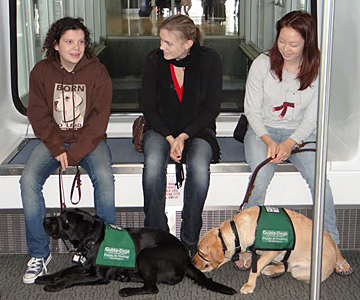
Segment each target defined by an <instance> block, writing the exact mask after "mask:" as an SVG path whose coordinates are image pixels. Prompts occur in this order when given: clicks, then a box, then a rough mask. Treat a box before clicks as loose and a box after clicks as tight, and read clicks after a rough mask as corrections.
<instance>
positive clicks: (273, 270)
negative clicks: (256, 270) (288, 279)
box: [261, 265, 285, 276]
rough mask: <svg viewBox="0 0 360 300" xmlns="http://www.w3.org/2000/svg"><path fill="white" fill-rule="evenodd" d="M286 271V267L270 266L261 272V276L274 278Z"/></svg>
mask: <svg viewBox="0 0 360 300" xmlns="http://www.w3.org/2000/svg"><path fill="white" fill-rule="evenodd" d="M284 271H285V268H284V265H268V266H266V267H265V268H264V269H262V270H261V274H264V275H266V276H274V275H277V274H281V273H283V272H284Z"/></svg>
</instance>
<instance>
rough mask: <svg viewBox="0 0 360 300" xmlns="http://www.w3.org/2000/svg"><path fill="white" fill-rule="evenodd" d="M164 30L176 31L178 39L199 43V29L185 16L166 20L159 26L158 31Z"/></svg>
mask: <svg viewBox="0 0 360 300" xmlns="http://www.w3.org/2000/svg"><path fill="white" fill-rule="evenodd" d="M161 29H166V30H168V31H175V30H176V31H177V32H179V33H180V35H181V36H180V38H182V39H184V40H185V41H188V40H192V41H194V42H198V43H200V38H201V32H200V28H199V27H198V26H196V25H195V23H194V21H193V20H191V19H190V18H189V17H188V16H185V15H174V16H171V17H169V18H167V19H166V20H165V21H164V22H163V23H162V24H161V25H160V28H159V30H161Z"/></svg>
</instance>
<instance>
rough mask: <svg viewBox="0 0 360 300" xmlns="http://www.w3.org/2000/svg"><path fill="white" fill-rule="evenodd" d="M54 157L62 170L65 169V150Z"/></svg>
mask: <svg viewBox="0 0 360 300" xmlns="http://www.w3.org/2000/svg"><path fill="white" fill-rule="evenodd" d="M55 159H56V160H57V161H59V162H60V164H61V170H62V171H65V170H66V169H67V167H68V166H69V163H68V158H67V154H66V152H64V153H61V154H60V155H58V156H56V157H55Z"/></svg>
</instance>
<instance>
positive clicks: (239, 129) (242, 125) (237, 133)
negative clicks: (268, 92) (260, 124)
mask: <svg viewBox="0 0 360 300" xmlns="http://www.w3.org/2000/svg"><path fill="white" fill-rule="evenodd" d="M248 125H249V122H248V120H247V118H246V116H245V115H244V114H242V115H241V117H240V119H239V122H238V123H237V125H236V127H235V130H234V133H233V137H234V139H235V140H237V141H239V142H241V143H243V142H244V138H245V134H246V131H247V129H248Z"/></svg>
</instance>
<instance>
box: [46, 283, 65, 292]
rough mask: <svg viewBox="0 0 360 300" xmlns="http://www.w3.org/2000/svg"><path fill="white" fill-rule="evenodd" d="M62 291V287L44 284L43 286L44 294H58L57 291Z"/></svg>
mask: <svg viewBox="0 0 360 300" xmlns="http://www.w3.org/2000/svg"><path fill="white" fill-rule="evenodd" d="M62 289H63V287H61V286H59V285H56V284H46V285H45V286H44V291H45V292H51V293H53V292H58V291H61V290H62Z"/></svg>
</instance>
